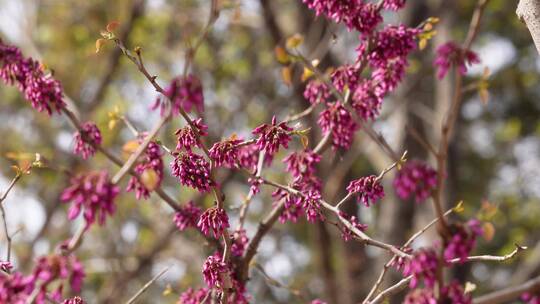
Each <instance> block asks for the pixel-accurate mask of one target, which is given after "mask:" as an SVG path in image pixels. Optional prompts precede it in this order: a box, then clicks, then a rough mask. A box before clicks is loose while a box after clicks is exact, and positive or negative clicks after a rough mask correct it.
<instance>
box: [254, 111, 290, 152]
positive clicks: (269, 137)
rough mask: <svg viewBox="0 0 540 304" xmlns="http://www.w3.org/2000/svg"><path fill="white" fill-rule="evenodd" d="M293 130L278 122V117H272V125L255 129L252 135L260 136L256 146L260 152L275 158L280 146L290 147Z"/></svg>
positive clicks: (263, 125) (264, 125)
mask: <svg viewBox="0 0 540 304" xmlns="http://www.w3.org/2000/svg"><path fill="white" fill-rule="evenodd" d="M292 130H293V129H292V128H289V127H288V126H287V123H285V122H280V123H279V124H278V123H277V121H276V117H275V116H274V117H272V124H271V125H268V124H262V125H260V126H258V127H257V128H255V129H254V130H253V131H252V133H253V134H254V135H259V138H258V139H257V143H256V146H257V148H259V149H260V150H265V151H266V154H268V155H270V156H273V155H274V154H276V153H277V151H278V150H279V146H282V147H284V148H288V147H289V141H291V136H290V135H289V132H291V131H292Z"/></svg>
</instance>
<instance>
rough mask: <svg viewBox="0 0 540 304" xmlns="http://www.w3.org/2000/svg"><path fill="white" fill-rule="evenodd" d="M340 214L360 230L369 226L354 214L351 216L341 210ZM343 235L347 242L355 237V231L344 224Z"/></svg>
mask: <svg viewBox="0 0 540 304" xmlns="http://www.w3.org/2000/svg"><path fill="white" fill-rule="evenodd" d="M339 216H341V217H343V218H345V219H347V220H348V221H349V222H350V223H351V224H352V225H353V227H355V228H356V229H358V230H360V231H365V230H366V229H367V227H368V226H367V225H365V224H362V223H360V222H359V221H358V219H357V218H356V216H354V215H353V216H351V217H349V216H348V215H347V214H345V213H344V212H342V211H340V212H339ZM341 237H342V238H343V240H344V241H345V242H348V241H350V240H352V239H353V238H354V233H353V232H352V231H351V230H350V229H349V228H348V227H346V226H343V227H342V229H341Z"/></svg>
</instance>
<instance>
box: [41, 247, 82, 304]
mask: <svg viewBox="0 0 540 304" xmlns="http://www.w3.org/2000/svg"><path fill="white" fill-rule="evenodd" d="M84 277H85V273H84V269H83V266H82V264H81V263H80V262H79V260H77V258H76V257H75V256H74V255H70V256H64V255H50V256H44V257H41V258H39V259H38V260H37V265H36V266H35V268H34V271H33V274H32V279H33V280H34V282H35V283H36V284H37V285H38V286H40V292H39V294H38V296H37V298H36V301H37V302H38V303H45V300H46V297H47V295H46V293H47V287H49V285H51V283H52V282H55V281H59V282H60V284H59V285H55V287H56V288H57V289H56V290H55V291H54V292H53V293H52V294H51V297H53V298H55V299H57V300H60V299H61V291H62V289H63V286H64V281H68V282H69V285H70V287H71V289H72V290H73V291H75V292H80V291H81V287H82V282H83V279H84Z"/></svg>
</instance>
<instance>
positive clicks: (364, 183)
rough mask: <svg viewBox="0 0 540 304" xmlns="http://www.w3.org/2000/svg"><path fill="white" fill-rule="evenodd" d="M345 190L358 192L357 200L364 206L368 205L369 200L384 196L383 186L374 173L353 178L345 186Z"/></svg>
mask: <svg viewBox="0 0 540 304" xmlns="http://www.w3.org/2000/svg"><path fill="white" fill-rule="evenodd" d="M347 191H349V194H359V195H358V202H362V203H364V205H366V207H369V204H370V202H371V203H374V202H375V201H377V200H379V199H381V198H383V197H384V189H383V186H382V185H381V183H380V181H379V180H377V176H375V175H370V176H366V177H362V178H359V179H357V180H353V181H352V182H350V183H349V186H347Z"/></svg>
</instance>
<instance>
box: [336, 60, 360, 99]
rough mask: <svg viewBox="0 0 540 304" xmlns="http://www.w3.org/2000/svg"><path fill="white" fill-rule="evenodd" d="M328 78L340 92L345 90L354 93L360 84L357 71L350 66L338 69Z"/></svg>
mask: <svg viewBox="0 0 540 304" xmlns="http://www.w3.org/2000/svg"><path fill="white" fill-rule="evenodd" d="M330 78H331V79H332V83H333V84H334V86H335V87H336V89H338V90H339V91H340V92H344V91H345V89H346V88H348V89H349V90H351V91H354V90H355V89H356V87H357V86H358V83H359V82H360V77H359V71H358V69H357V68H356V67H354V66H351V65H344V66H341V67H339V68H338V69H336V70H335V71H334V72H333V73H332V75H330Z"/></svg>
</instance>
